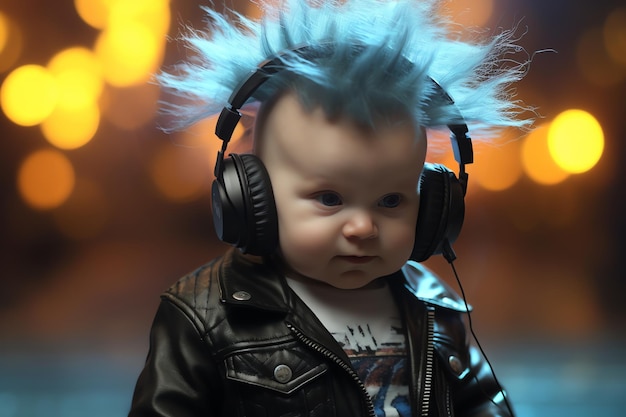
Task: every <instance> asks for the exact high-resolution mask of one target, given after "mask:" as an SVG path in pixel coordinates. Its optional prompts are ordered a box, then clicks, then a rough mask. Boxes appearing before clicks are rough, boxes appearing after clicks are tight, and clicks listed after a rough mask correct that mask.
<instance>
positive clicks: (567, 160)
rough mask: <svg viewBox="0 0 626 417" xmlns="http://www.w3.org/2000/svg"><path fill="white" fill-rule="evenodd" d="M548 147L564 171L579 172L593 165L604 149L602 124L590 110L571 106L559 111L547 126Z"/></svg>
mask: <svg viewBox="0 0 626 417" xmlns="http://www.w3.org/2000/svg"><path fill="white" fill-rule="evenodd" d="M548 148H549V150H550V155H552V158H554V161H555V162H556V163H557V164H558V165H559V166H560V167H561V168H562V169H564V170H565V171H567V172H570V173H573V174H579V173H582V172H585V171H588V170H590V169H591V168H593V167H594V166H595V165H596V164H597V163H598V161H599V160H600V157H601V156H602V152H603V151H604V132H603V131H602V126H601V125H600V123H599V122H598V121H597V120H596V118H595V117H594V116H593V115H591V114H590V113H588V112H586V111H584V110H579V109H572V110H566V111H564V112H562V113H560V114H559V115H558V116H557V117H556V118H555V119H554V120H553V121H552V124H551V125H550V129H549V130H548Z"/></svg>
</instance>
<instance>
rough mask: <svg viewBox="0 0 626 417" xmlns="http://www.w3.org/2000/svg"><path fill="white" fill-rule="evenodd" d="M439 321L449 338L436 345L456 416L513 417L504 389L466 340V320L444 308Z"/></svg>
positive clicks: (479, 353) (477, 352)
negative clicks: (442, 317)
mask: <svg viewBox="0 0 626 417" xmlns="http://www.w3.org/2000/svg"><path fill="white" fill-rule="evenodd" d="M443 316H444V317H447V318H446V319H445V320H441V321H439V322H438V327H439V330H441V331H443V333H444V334H445V335H447V336H448V337H449V338H442V339H447V343H446V342H443V341H442V343H440V344H438V346H437V351H438V353H439V354H440V356H441V359H442V362H443V364H444V366H443V367H444V368H445V370H446V373H447V374H448V375H447V378H446V379H448V380H449V381H450V388H451V390H452V392H451V393H452V399H453V403H454V409H455V415H457V416H459V417H513V414H512V410H511V409H509V406H510V404H508V403H507V402H506V401H505V395H506V394H505V392H504V390H503V389H502V387H501V386H500V384H499V382H498V380H497V379H496V377H495V374H494V373H493V372H492V368H491V366H490V365H489V363H488V361H487V360H486V359H485V357H484V356H483V354H482V353H481V351H480V349H478V347H477V346H476V345H475V344H473V343H469V342H468V341H467V339H466V336H465V335H466V331H465V330H466V328H465V323H464V321H463V319H462V317H461V314H460V313H458V312H452V311H447V312H446V314H443Z"/></svg>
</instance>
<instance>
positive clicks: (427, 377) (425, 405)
mask: <svg viewBox="0 0 626 417" xmlns="http://www.w3.org/2000/svg"><path fill="white" fill-rule="evenodd" d="M426 318H427V323H426V346H425V347H426V364H425V369H424V384H423V389H422V404H421V416H422V417H428V410H429V409H430V397H431V394H432V387H433V362H434V355H435V344H434V336H435V309H434V307H433V306H426Z"/></svg>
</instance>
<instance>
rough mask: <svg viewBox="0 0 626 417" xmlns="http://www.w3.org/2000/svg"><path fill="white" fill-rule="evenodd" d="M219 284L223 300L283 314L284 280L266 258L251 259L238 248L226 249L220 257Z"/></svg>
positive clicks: (284, 305) (286, 291)
mask: <svg viewBox="0 0 626 417" xmlns="http://www.w3.org/2000/svg"><path fill="white" fill-rule="evenodd" d="M218 275H219V287H220V299H221V301H222V302H223V303H226V304H230V305H233V306H239V307H245V308H257V309H261V310H265V311H273V312H277V313H287V312H288V311H289V302H288V298H287V293H288V286H287V282H286V280H285V279H284V277H283V276H282V274H281V273H280V269H278V268H276V265H274V264H273V263H272V262H271V261H269V260H265V259H264V260H263V261H260V262H255V261H254V260H251V259H250V258H248V257H245V256H244V255H243V254H242V253H241V252H239V250H237V249H230V250H229V251H228V252H226V254H225V255H224V257H223V258H222V263H221V265H220V273H219V274H218Z"/></svg>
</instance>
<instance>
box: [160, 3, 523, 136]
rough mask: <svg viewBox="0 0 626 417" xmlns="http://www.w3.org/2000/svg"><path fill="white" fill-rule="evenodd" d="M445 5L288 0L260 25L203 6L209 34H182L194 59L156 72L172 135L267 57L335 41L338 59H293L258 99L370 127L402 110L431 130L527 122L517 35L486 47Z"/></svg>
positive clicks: (267, 11) (268, 11) (223, 101)
mask: <svg viewBox="0 0 626 417" xmlns="http://www.w3.org/2000/svg"><path fill="white" fill-rule="evenodd" d="M274 3H275V2H274ZM437 4H438V2H437V1H436V0H421V1H415V0H393V1H389V0H387V1H385V0H328V1H322V0H315V1H312V0H284V1H282V2H280V1H279V4H278V5H273V4H269V3H268V4H263V5H262V7H263V10H264V17H263V18H262V19H260V20H251V19H249V18H246V17H245V16H243V15H241V14H237V13H234V12H233V16H234V19H232V20H231V19H229V18H227V17H225V16H223V15H222V14H220V13H218V12H216V11H214V10H213V9H211V8H208V7H204V8H203V10H204V11H205V13H206V14H207V24H208V30H207V31H206V32H203V31H197V30H193V29H188V31H187V33H186V34H185V36H184V37H183V40H184V42H185V43H186V44H187V46H188V47H189V48H190V49H191V50H192V51H193V52H194V53H193V54H192V57H191V58H189V60H188V61H186V62H183V63H181V64H179V65H177V66H176V67H175V68H174V69H173V71H172V72H169V73H168V72H163V73H161V74H160V75H159V76H158V81H159V83H160V84H161V86H162V87H163V89H164V90H165V91H166V92H168V93H169V94H170V96H171V97H172V100H171V101H169V103H166V104H165V107H164V112H165V113H167V114H169V115H170V116H172V117H171V120H172V122H171V125H170V126H169V127H166V130H179V129H184V128H186V127H188V126H190V125H192V124H193V123H195V122H197V121H199V120H201V119H204V118H206V117H208V116H211V115H214V114H216V113H219V112H220V110H221V109H222V108H223V107H224V106H226V105H228V99H229V97H230V95H231V93H232V92H233V90H234V89H236V88H237V86H238V85H239V83H240V82H241V81H242V80H243V79H245V78H246V77H247V76H248V75H249V74H250V72H251V71H254V70H255V68H256V67H257V66H258V64H259V63H261V62H262V61H264V60H266V59H268V58H269V57H272V56H274V55H275V54H277V53H281V52H282V53H284V52H285V51H286V50H291V49H293V48H296V47H298V46H301V45H317V44H326V45H327V44H328V43H329V42H332V45H333V53H332V54H326V55H325V56H324V57H323V58H320V57H314V58H311V57H306V56H302V55H301V54H297V53H287V54H285V56H284V58H283V59H282V63H281V65H284V70H282V71H280V72H278V73H277V74H276V75H274V76H272V77H271V79H270V81H269V82H266V83H265V84H263V86H262V87H261V88H259V89H258V90H257V91H256V92H255V93H254V94H253V95H252V97H251V100H256V101H259V102H264V101H266V100H268V99H271V98H272V97H275V96H277V95H278V94H279V93H281V92H283V91H285V90H288V89H291V90H293V91H296V92H297V94H298V96H299V97H300V99H301V101H302V103H303V104H304V105H306V106H308V107H315V106H321V107H322V108H323V109H324V110H325V111H326V113H327V115H328V116H329V117H337V116H347V117H349V118H352V119H353V120H355V121H357V122H360V123H366V124H372V123H373V120H375V119H377V118H378V117H388V116H390V115H392V114H397V112H398V111H400V112H403V113H404V114H408V115H411V116H412V117H413V119H414V121H415V122H416V124H418V125H421V126H426V127H437V126H445V125H448V124H455V123H459V122H462V121H461V120H458V118H459V112H460V113H461V114H462V115H463V117H464V119H465V121H466V122H467V123H468V124H470V125H471V126H472V129H473V130H474V131H475V129H484V128H487V129H489V128H492V127H506V126H516V127H523V126H525V125H527V124H528V123H529V120H528V119H523V118H521V117H519V115H520V113H522V112H523V110H524V109H523V108H522V107H521V106H520V105H519V103H518V102H516V101H514V100H513V99H512V94H511V93H510V88H509V87H510V85H511V84H512V83H514V82H515V81H518V80H519V79H520V78H521V77H522V76H523V73H524V68H525V67H524V63H515V62H514V61H513V60H512V59H511V54H514V53H517V52H520V50H521V48H519V47H518V46H516V45H515V44H514V42H513V41H512V36H513V31H503V32H502V33H500V34H498V35H495V36H491V37H490V38H489V39H487V40H486V41H483V42H475V43H470V42H466V41H462V40H460V38H459V37H458V36H457V35H455V34H454V33H451V31H450V29H451V27H453V26H452V25H450V24H449V23H448V22H446V21H444V20H443V19H442V18H441V17H440V14H439V13H438V12H437ZM355 45H358V48H355ZM407 61H408V62H410V63H411V64H412V65H408V66H407V65H406V63H407ZM430 78H432V79H435V80H436V81H437V82H438V83H439V84H440V85H441V86H442V87H443V88H444V90H445V91H446V92H447V93H448V94H449V95H450V96H451V97H453V98H454V101H455V104H456V109H455V108H452V106H450V104H449V103H448V102H446V101H445V100H434V98H433V97H434V95H435V92H434V91H433V90H434V89H433V84H432V83H431V82H429V81H430Z"/></svg>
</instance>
